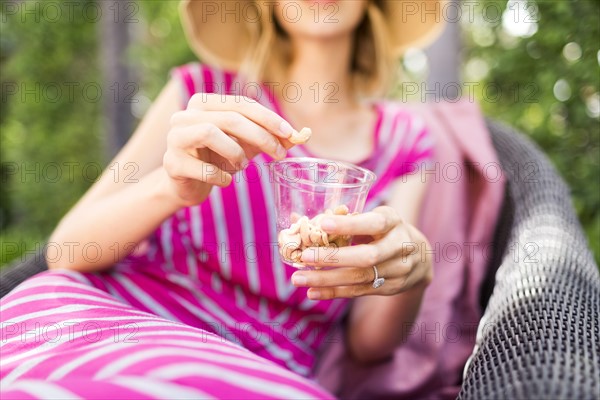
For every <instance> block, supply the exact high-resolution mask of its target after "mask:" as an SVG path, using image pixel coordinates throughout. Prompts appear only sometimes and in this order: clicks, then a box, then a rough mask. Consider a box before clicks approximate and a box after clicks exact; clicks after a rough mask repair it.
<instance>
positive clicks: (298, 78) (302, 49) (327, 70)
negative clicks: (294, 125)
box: [281, 34, 357, 118]
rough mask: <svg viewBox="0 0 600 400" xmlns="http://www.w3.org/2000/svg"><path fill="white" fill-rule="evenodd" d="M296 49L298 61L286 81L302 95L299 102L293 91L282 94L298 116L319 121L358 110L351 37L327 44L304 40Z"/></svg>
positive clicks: (294, 61)
mask: <svg viewBox="0 0 600 400" xmlns="http://www.w3.org/2000/svg"><path fill="white" fill-rule="evenodd" d="M292 46H293V47H292V48H293V54H294V58H293V60H292V63H291V65H290V67H289V69H288V74H287V77H286V80H287V82H288V85H293V86H296V87H300V88H301V90H302V93H301V96H298V97H297V98H292V96H293V95H295V90H293V89H289V90H288V93H281V94H282V98H283V100H284V102H285V103H286V106H287V107H286V108H288V109H289V111H292V114H294V116H298V117H299V118H303V117H304V116H312V117H313V118H315V117H319V116H325V115H332V114H336V113H338V112H343V111H347V110H350V109H352V108H353V107H356V104H357V102H356V98H355V96H354V94H353V90H352V77H351V74H350V57H351V54H352V50H353V49H352V46H353V40H352V36H351V35H350V34H349V35H345V36H338V37H333V38H329V39H327V40H323V39H322V38H320V39H319V40H312V39H310V38H308V39H306V38H302V39H300V40H296V41H295V42H294V43H293V44H292ZM340 60H348V61H347V62H340Z"/></svg>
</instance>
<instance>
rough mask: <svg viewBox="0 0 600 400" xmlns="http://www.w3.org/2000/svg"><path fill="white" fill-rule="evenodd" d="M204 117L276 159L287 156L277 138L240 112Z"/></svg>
mask: <svg viewBox="0 0 600 400" xmlns="http://www.w3.org/2000/svg"><path fill="white" fill-rule="evenodd" d="M202 117H203V118H205V119H206V120H208V121H211V122H213V123H214V124H215V125H218V126H219V127H221V129H223V130H224V131H225V132H227V133H228V134H230V135H232V136H234V137H236V138H238V139H239V140H241V141H243V142H245V143H248V144H250V145H252V146H253V147H256V148H257V149H259V150H260V151H262V152H265V153H267V154H268V155H270V156H271V157H273V158H275V159H281V158H284V157H285V156H286V154H287V152H286V149H285V148H284V147H283V146H282V145H281V142H280V140H278V138H277V137H275V136H273V134H271V133H270V132H269V131H267V130H266V129H265V128H264V127H262V126H261V125H259V124H257V123H256V122H254V121H252V120H250V119H248V118H247V117H246V116H244V115H242V114H240V113H238V112H234V111H220V112H210V113H204V115H203V116H202Z"/></svg>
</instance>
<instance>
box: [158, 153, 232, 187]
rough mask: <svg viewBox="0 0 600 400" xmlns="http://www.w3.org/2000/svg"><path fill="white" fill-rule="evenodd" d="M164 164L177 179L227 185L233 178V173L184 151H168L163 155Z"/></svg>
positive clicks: (172, 176) (171, 175)
mask: <svg viewBox="0 0 600 400" xmlns="http://www.w3.org/2000/svg"><path fill="white" fill-rule="evenodd" d="M163 166H164V168H165V170H166V171H167V173H168V174H169V176H170V177H171V178H173V179H175V180H181V179H194V180H197V181H201V182H206V183H208V184H211V185H216V186H221V187H226V186H229V184H230V183H231V181H232V179H233V178H232V176H231V174H229V173H227V172H225V171H223V170H222V169H220V168H218V167H217V166H215V165H212V164H210V163H207V162H204V161H202V160H198V159H197V158H195V157H192V156H191V155H189V154H188V153H186V152H184V151H180V152H176V151H167V152H166V153H165V155H164V157H163Z"/></svg>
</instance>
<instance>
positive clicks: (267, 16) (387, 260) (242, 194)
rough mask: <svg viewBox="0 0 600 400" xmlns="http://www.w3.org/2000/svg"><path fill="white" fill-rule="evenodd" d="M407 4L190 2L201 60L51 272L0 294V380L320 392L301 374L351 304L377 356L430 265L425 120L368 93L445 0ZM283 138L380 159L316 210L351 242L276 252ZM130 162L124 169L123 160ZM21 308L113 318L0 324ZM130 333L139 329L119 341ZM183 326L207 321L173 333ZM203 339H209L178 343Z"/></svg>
mask: <svg viewBox="0 0 600 400" xmlns="http://www.w3.org/2000/svg"><path fill="white" fill-rule="evenodd" d="M430 4H433V7H431V8H430V10H431V9H435V10H437V11H436V12H438V13H439V4H438V2H433V1H432V2H430ZM405 6H406V4H405V3H403V2H399V1H366V0H365V1H339V2H316V1H280V2H275V3H268V4H267V3H265V4H262V3H260V4H258V3H257V4H252V5H250V6H249V2H209V1H183V2H182V16H183V22H184V26H185V27H186V30H187V33H188V39H189V40H190V44H191V46H192V47H193V48H194V49H195V50H196V52H197V53H198V55H199V56H200V58H201V59H202V60H203V61H206V62H207V64H197V63H195V64H189V65H185V66H182V67H179V68H176V69H175V70H174V72H173V76H172V79H171V81H170V82H169V83H168V84H167V85H166V87H165V88H164V90H163V91H162V93H161V94H160V95H159V97H158V98H157V100H156V101H155V103H154V105H153V106H152V107H151V109H150V110H149V112H148V114H147V115H146V117H145V118H144V120H143V121H142V123H141V124H140V126H139V127H138V128H137V130H136V132H135V133H134V135H133V136H132V138H131V139H130V140H129V142H128V143H127V145H126V146H125V147H124V148H123V150H122V151H121V152H120V153H119V154H118V155H117V157H116V158H115V160H114V163H113V167H111V168H110V169H109V170H107V172H106V173H105V174H104V175H103V176H102V177H101V179H100V180H99V181H98V182H96V183H95V184H94V186H93V187H92V188H91V189H90V190H89V191H88V192H87V193H86V195H85V196H84V197H83V198H82V199H81V200H80V201H79V202H78V203H77V204H76V205H75V207H73V209H72V210H71V211H70V212H69V213H68V214H67V215H66V216H65V217H64V218H63V220H62V221H61V223H60V225H59V226H58V227H57V229H56V230H55V232H54V233H53V235H52V237H51V239H50V243H51V246H49V251H48V255H47V261H48V265H49V266H50V268H51V269H52V270H53V271H51V272H49V273H47V274H43V275H39V276H37V277H35V278H33V279H31V280H29V281H28V282H26V283H25V284H24V285H22V286H21V288H20V289H18V290H16V291H14V292H13V293H11V295H9V296H7V297H6V298H4V299H3V300H2V307H3V311H4V313H3V320H4V322H5V323H6V324H5V325H6V327H7V328H5V332H4V333H3V337H6V338H7V341H6V343H5V347H4V350H3V358H4V360H3V363H2V377H3V389H5V390H8V391H10V390H24V389H23V387H24V385H21V384H20V382H23V381H24V380H25V379H41V380H47V381H48V382H46V383H45V384H46V385H47V386H48V388H49V389H48V390H50V389H52V390H65V391H68V390H70V391H72V392H73V393H74V394H79V395H83V396H85V395H86V394H88V395H89V393H91V392H90V391H94V390H97V388H98V387H100V386H97V385H98V383H99V382H103V383H104V384H105V386H104V388H103V389H102V390H103V391H105V392H106V393H113V394H117V395H124V394H125V393H128V392H127V391H134V392H136V393H140V392H141V393H142V394H153V395H156V396H158V397H160V396H161V395H162V394H163V393H164V394H166V393H169V396H171V397H173V396H174V397H180V396H183V395H186V394H187V395H195V396H198V395H210V396H216V397H224V396H230V397H239V396H243V395H244V396H246V397H247V396H257V395H261V396H264V395H266V394H268V393H270V394H273V396H274V397H282V396H287V397H299V396H300V397H306V396H315V397H321V396H325V395H326V393H325V392H322V391H321V389H319V388H318V387H317V385H316V384H313V383H312V382H310V381H308V380H305V379H303V378H300V377H299V376H298V375H303V376H310V375H311V370H312V368H313V366H314V363H315V357H316V355H317V353H318V351H319V348H321V346H322V345H323V343H324V342H325V341H327V340H331V338H328V333H329V332H331V328H332V327H333V326H334V325H335V324H336V323H337V322H339V321H340V319H341V318H342V317H343V316H344V315H346V314H347V315H348V322H347V336H346V339H347V343H348V352H349V354H351V355H352V357H353V358H355V359H356V360H358V361H359V362H361V363H366V364H368V363H373V362H377V361H380V360H383V359H385V358H387V357H389V356H390V355H391V354H392V352H393V349H394V348H395V347H397V346H398V345H400V344H401V343H402V341H403V339H404V337H403V335H404V334H405V332H403V330H404V329H403V327H405V326H406V324H408V323H410V322H411V321H413V319H414V318H415V316H416V315H417V313H418V311H419V305H420V302H421V299H422V296H423V293H424V290H425V288H426V287H427V285H428V284H429V282H430V281H431V279H432V265H431V260H430V257H429V253H430V251H429V250H428V248H429V245H428V243H427V239H426V238H425V237H424V236H423V235H422V234H421V233H420V232H419V230H418V229H417V228H416V227H415V226H414V223H415V221H416V218H417V215H418V212H419V205H420V203H421V199H422V196H423V193H424V189H425V182H422V181H421V179H420V177H419V176H418V175H416V174H409V173H410V172H414V170H415V168H418V167H419V166H420V165H422V164H423V163H427V162H430V161H431V157H432V147H431V141H430V138H429V135H428V132H427V129H426V127H425V125H424V124H423V122H422V121H421V120H419V119H418V118H416V117H415V116H413V115H412V114H411V113H409V112H408V111H407V110H405V109H404V108H403V107H402V105H401V104H397V103H394V102H389V101H379V100H377V101H372V100H370V101H367V100H366V99H368V98H373V97H374V96H378V95H380V94H381V92H382V89H383V88H385V85H386V84H387V83H388V82H389V76H390V71H391V66H392V62H393V61H394V56H396V55H398V54H399V52H401V51H402V50H403V49H405V48H406V47H408V46H414V45H417V44H420V43H422V42H423V41H424V40H426V39H428V38H430V37H431V36H432V35H433V34H434V33H435V32H437V31H438V28H439V25H437V24H435V23H434V22H435V20H437V19H438V15H436V14H435V13H434V14H433V15H432V14H431V13H429V14H427V13H424V12H423V10H419V9H418V7H417V9H415V8H414V7H412V8H410V10H409V9H408V8H406V7H405ZM408 11H410V12H408ZM403 12H404V13H403ZM422 16H424V18H425V19H424V20H425V21H428V22H422V18H421V17H422ZM250 98H252V99H250ZM292 126H296V127H301V126H308V127H311V128H312V130H313V136H312V138H311V140H310V142H309V143H308V144H306V145H298V146H293V144H292V143H291V142H290V141H289V138H290V136H291V135H292V134H294V133H295V131H296V130H295V129H294V128H292ZM286 154H287V155H314V156H317V157H321V158H328V159H335V160H343V161H348V162H352V163H355V164H359V165H361V166H364V167H366V168H368V169H371V170H373V171H375V172H376V174H377V175H378V181H377V182H376V183H375V185H374V187H373V189H372V190H371V192H370V194H369V198H368V199H367V205H366V212H364V213H363V214H361V215H358V216H352V217H347V216H334V217H331V218H329V219H328V220H327V221H323V224H322V227H323V229H324V230H326V231H327V232H328V233H335V234H352V235H356V236H357V237H360V238H362V239H364V240H362V241H361V243H362V244H359V245H356V246H351V247H347V248H340V249H338V250H337V251H336V253H335V256H334V257H331V254H328V253H327V252H325V251H321V252H318V253H313V252H310V251H305V252H304V253H303V255H302V261H303V262H306V263H308V264H311V265H315V266H319V267H323V266H329V267H335V268H330V269H326V270H312V271H307V270H303V271H296V270H294V269H293V268H292V267H291V266H289V265H286V264H283V263H281V261H280V260H279V258H278V257H277V254H276V252H274V251H272V246H270V244H273V243H276V242H277V238H276V237H275V229H274V227H275V225H274V216H273V212H274V206H273V198H272V192H271V191H270V189H269V182H268V177H267V174H266V168H265V164H266V163H267V162H269V161H271V160H273V159H274V160H280V159H282V158H284V157H286ZM132 163H133V164H132ZM132 165H134V166H135V168H136V175H135V176H134V177H133V178H134V179H133V180H134V181H135V182H134V183H130V182H131V181H132V179H128V180H127V179H123V178H124V177H126V176H128V177H129V178H131V175H130V172H131V166H132ZM117 172H118V173H117ZM409 175H410V176H409ZM115 177H121V178H122V179H120V180H115ZM74 243H75V244H74ZM134 248H135V251H134ZM90 249H92V250H94V251H93V252H94V254H93V255H90ZM331 260H333V262H332V261H331ZM377 277H382V278H384V279H385V281H384V283H383V285H382V286H380V287H377V285H374V284H373V283H374V281H375V279H376V278H377ZM307 288H308V290H307ZM48 292H53V293H50V294H51V295H47V293H48ZM349 298H356V299H355V300H354V301H353V302H352V305H351V307H350V303H349V302H348V299H349ZM17 305H18V308H17V307H16V306H17ZM17 321H18V322H20V323H22V322H25V323H27V322H29V323H32V321H35V322H36V323H41V324H42V328H39V329H42V331H43V329H44V328H43V326H45V325H44V323H45V324H46V325H48V324H54V325H53V327H52V329H50V332H53V333H57V332H62V330H63V329H64V326H69V329H70V328H71V325H69V323H71V322H73V323H84V322H85V323H89V322H90V321H93V322H94V325H93V327H94V329H92V332H96V333H99V334H100V336H102V334H105V333H106V332H107V330H110V329H112V332H113V333H114V339H115V340H113V342H118V343H117V345H112V344H111V347H108V348H106V347H105V346H104V345H105V344H106V342H104V341H106V340H109V339H107V337H106V335H105V336H104V337H100V338H99V339H98V340H97V341H95V342H93V343H89V340H88V339H89V334H88V332H89V331H90V327H89V326H88V327H87V328H85V329H87V330H85V329H84V327H78V326H74V327H73V333H74V335H73V336H74V337H73V338H71V339H70V340H64V338H61V340H58V341H57V342H52V344H48V342H45V343H44V344H43V345H42V344H41V343H39V342H36V343H37V345H39V346H37V345H32V343H31V341H27V340H26V343H23V341H22V340H17V339H18V337H19V335H20V334H21V333H19V332H17V331H16V330H15V332H12V331H11V332H8V331H7V330H8V329H12V328H9V327H14V325H11V324H15V323H16V322H17ZM170 321H173V322H170ZM111 324H112V325H111ZM25 326H26V325H25ZM56 326H58V327H59V328H56ZM35 329H38V328H35ZM35 329H34V331H35ZM59 329H60V330H59ZM207 331H208V332H212V333H215V334H216V335H213V334H210V333H207ZM36 332H37V331H36ZM43 332H44V331H43ZM124 332H125V333H124ZM127 334H128V335H129V336H131V337H134V338H135V339H136V340H137V342H136V343H133V344H132V343H129V342H128V343H125V339H124V337H125V336H127ZM181 334H185V335H188V336H190V337H194V335H202V338H203V340H200V341H199V340H194V341H190V342H189V343H187V342H185V343H184V342H183V341H179V342H174V341H173V340H170V341H169V338H171V339H172V338H173V337H174V336H177V335H181ZM217 335H218V336H217ZM198 337H199V336H196V339H198ZM117 338H118V339H119V340H117ZM333 339H335V338H333ZM84 340H87V342H85V341H84ZM102 340H104V341H102ZM157 340H158V342H156V341H157ZM109 342H110V340H109ZM201 342H202V343H203V344H204V347H203V349H204V350H202V352H199V351H197V350H192V349H191V348H192V347H194V346H198V345H199V343H201ZM231 342H236V343H238V344H241V345H242V346H243V347H245V348H246V349H249V350H251V351H252V353H254V354H250V353H248V352H246V351H244V350H242V349H241V348H240V347H237V346H235V345H233V344H232V343H231ZM57 343H58V344H57ZM99 343H103V345H100V344H99ZM186 343H187V344H186ZM32 346H33V347H32ZM186 346H190V347H189V348H188V347H186ZM160 349H167V350H160ZM236 356H237V357H239V360H240V362H239V363H236V362H232V357H233V358H234V359H235V357H236ZM188 358H189V359H188ZM132 359H133V361H131V360H132ZM265 359H266V360H270V361H272V362H274V363H275V364H272V363H270V362H269V361H266V360H265ZM84 363H85V365H84ZM155 363H160V365H165V366H164V367H162V368H159V369H156V368H154V367H156V365H154V364H155ZM23 365H25V367H24V366H23ZM278 365H279V366H282V367H285V369H284V368H281V367H279V366H278ZM184 366H187V367H184ZM169 367H172V368H171V369H169ZM286 369H287V370H290V371H293V373H290V372H289V371H286ZM210 371H221V372H219V373H210ZM228 371H229V372H228ZM296 374H298V375H296ZM231 376H235V377H236V378H235V379H232V378H231ZM249 376H250V377H252V380H250V381H246V380H244V377H249ZM256 379H258V380H260V379H263V381H264V382H271V383H272V385H270V387H269V388H268V389H264V388H259V387H258V386H260V385H258V386H257V385H252V384H251V382H253V381H255V380H256ZM215 382H218V383H219V385H220V386H219V387H215V386H214V385H213V384H214V383H215ZM38 383H39V382H38ZM169 385H170V386H169ZM278 385H280V386H278ZM281 385H283V386H281ZM282 387H283V388H286V389H285V390H279V389H281V388H282ZM153 388H154V389H153ZM192 388H193V390H195V391H194V392H186V390H192ZM153 390H155V391H153ZM270 390H273V392H272V393H271V392H269V391H270ZM163 391H164V392H163ZM82 393H83V394H82Z"/></svg>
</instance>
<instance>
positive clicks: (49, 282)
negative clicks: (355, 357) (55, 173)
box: [0, 271, 331, 398]
mask: <svg viewBox="0 0 600 400" xmlns="http://www.w3.org/2000/svg"><path fill="white" fill-rule="evenodd" d="M0 312H1V317H2V324H1V326H0V333H1V338H0V351H1V352H2V358H1V359H0V366H1V368H0V377H1V381H0V382H1V389H2V398H13V397H20V398H22V397H27V396H32V397H34V398H37V397H44V396H49V397H58V398H65V397H77V396H79V397H82V398H94V397H113V398H123V397H127V398H135V397H156V398H165V397H171V398H189V397H193V398H202V397H217V398H248V397H253V398H255V397H273V398H285V397H287V398H311V397H314V398H327V397H331V395H330V394H328V393H327V392H326V391H324V390H323V389H322V388H320V387H319V386H318V385H316V384H315V383H313V382H311V381H309V380H307V379H305V378H303V377H300V376H299V375H297V374H295V373H293V372H290V371H288V370H287V369H285V368H282V367H281V366H278V365H276V364H274V363H273V362H271V361H269V360H266V359H264V358H262V357H259V356H257V355H255V354H253V353H252V352H250V351H248V350H246V349H244V348H242V347H240V346H238V345H235V344H233V343H231V342H229V341H226V340H225V339H223V338H221V337H219V336H217V335H214V334H212V333H210V332H207V331H204V330H202V329H198V328H194V327H190V326H188V325H185V324H182V323H178V322H174V321H169V320H167V319H165V318H162V317H158V316H156V315H153V314H150V313H147V312H144V311H140V310H138V309H136V308H134V307H132V306H130V305H127V304H124V303H122V302H119V301H118V300H116V299H115V298H114V297H113V296H111V295H110V294H108V293H106V292H104V291H102V290H100V289H98V288H95V287H93V286H91V285H90V284H89V282H88V281H87V279H85V278H82V275H80V274H77V273H72V272H65V271H51V272H47V273H44V274H40V275H38V276H36V277H34V278H32V279H30V280H28V281H26V282H25V283H23V284H22V285H21V286H19V287H18V288H17V289H15V290H14V291H13V292H11V293H10V294H8V295H7V296H6V297H4V298H3V299H2V301H0Z"/></svg>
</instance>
